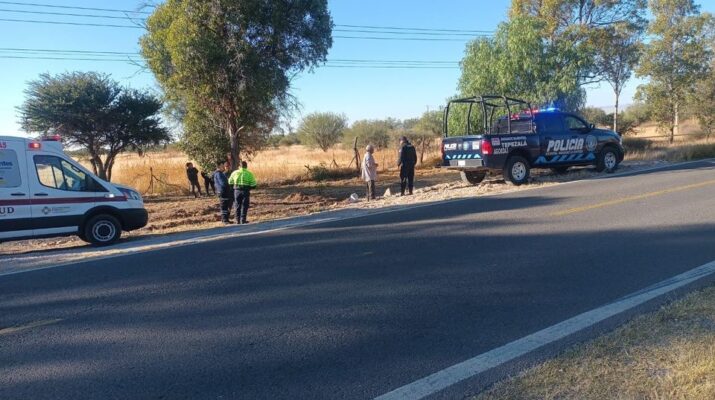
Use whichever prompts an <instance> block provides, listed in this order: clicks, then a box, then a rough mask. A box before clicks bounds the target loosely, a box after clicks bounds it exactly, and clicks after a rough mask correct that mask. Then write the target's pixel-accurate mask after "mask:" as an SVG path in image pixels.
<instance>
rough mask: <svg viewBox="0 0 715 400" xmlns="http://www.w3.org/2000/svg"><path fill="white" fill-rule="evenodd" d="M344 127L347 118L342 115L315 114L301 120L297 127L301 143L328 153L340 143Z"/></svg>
mask: <svg viewBox="0 0 715 400" xmlns="http://www.w3.org/2000/svg"><path fill="white" fill-rule="evenodd" d="M346 127H347V118H346V117H345V116H344V115H340V114H335V113H330V112H324V113H321V112H315V113H312V114H308V115H307V116H305V118H303V120H302V121H301V123H300V126H299V127H298V136H299V137H300V141H301V143H305V144H307V145H308V146H311V147H317V148H319V149H321V150H323V151H328V150H329V149H330V148H331V147H333V146H334V145H336V144H338V143H340V140H341V139H342V137H343V132H344V131H345V128H346Z"/></svg>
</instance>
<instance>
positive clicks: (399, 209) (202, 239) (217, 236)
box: [0, 158, 715, 278]
mask: <svg viewBox="0 0 715 400" xmlns="http://www.w3.org/2000/svg"><path fill="white" fill-rule="evenodd" d="M702 162H710V163H711V164H715V158H708V159H702V160H694V161H686V162H681V163H670V164H667V165H660V166H656V167H651V168H644V169H639V170H636V171H626V172H620V173H615V174H610V175H607V176H598V177H588V178H583V179H577V180H573V181H567V182H558V183H555V184H554V185H549V186H546V187H544V186H534V187H530V188H525V189H521V190H518V191H517V190H513V191H507V192H501V193H486V194H483V195H480V196H478V197H476V198H482V197H495V196H503V195H509V194H514V193H521V192H526V191H532V190H540V189H549V188H551V186H562V185H569V184H574V183H581V182H587V181H594V180H595V181H597V180H601V179H606V178H614V177H619V176H628V175H631V174H638V173H642V172H650V171H658V170H661V169H667V168H671V167H678V166H682V165H689V164H695V163H702ZM474 199H475V197H461V198H455V199H446V200H439V201H430V202H426V203H423V204H413V205H405V206H403V205H394V206H388V207H387V209H382V210H380V209H377V210H379V211H373V210H375V209H356V210H358V212H359V215H351V216H346V217H326V218H324V219H318V220H317V221H307V222H299V223H295V224H290V220H291V219H293V218H286V219H285V220H286V222H288V224H287V225H285V226H281V227H277V228H269V229H266V230H258V231H253V232H243V233H241V232H236V233H220V234H215V233H209V234H208V235H207V236H203V237H195V238H191V239H180V240H177V241H175V242H166V243H161V244H157V245H150V244H147V245H146V246H145V248H142V247H138V248H136V249H127V250H120V251H119V252H118V253H116V254H110V255H105V256H103V255H99V256H89V257H88V258H87V259H84V260H82V259H75V260H69V261H66V262H62V263H59V264H54V265H44V266H40V267H27V268H23V269H20V270H16V271H10V272H2V273H0V278H1V277H3V276H10V275H18V274H24V273H28V272H34V271H41V270H46V269H52V268H59V267H64V266H68V265H73V264H81V263H86V262H93V261H102V260H108V259H112V258H118V257H124V256H129V255H134V254H141V253H148V252H151V251H158V250H165V249H167V248H169V247H172V248H175V247H183V246H193V245H196V244H201V243H205V242H210V241H214V240H222V239H231V238H236V237H241V236H249V235H262V234H266V233H273V232H279V231H283V230H288V229H294V228H303V227H310V226H315V225H322V224H326V223H330V222H336V221H346V220H351V219H358V218H365V217H370V216H373V215H381V214H390V213H395V212H402V211H409V210H414V209H418V208H423V207H431V206H434V205H436V204H448V203H457V202H461V201H469V200H474ZM360 211H365V212H360ZM328 212H332V211H328ZM322 213H324V212H318V213H315V214H313V215H319V214H322ZM278 221H280V220H275V221H269V222H268V223H270V222H278Z"/></svg>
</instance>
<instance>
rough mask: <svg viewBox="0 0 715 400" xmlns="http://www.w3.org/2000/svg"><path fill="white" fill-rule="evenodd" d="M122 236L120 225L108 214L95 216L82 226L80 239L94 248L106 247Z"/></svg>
mask: <svg viewBox="0 0 715 400" xmlns="http://www.w3.org/2000/svg"><path fill="white" fill-rule="evenodd" d="M120 236H122V225H121V224H120V223H119V220H117V219H116V218H115V217H113V216H111V215H108V214H100V215H95V216H94V217H92V218H90V219H89V221H87V223H86V224H85V226H84V232H83V234H82V235H80V238H81V239H82V240H84V241H86V242H89V243H91V244H92V245H94V246H108V245H110V244H112V243H114V242H116V241H117V240H119V237H120Z"/></svg>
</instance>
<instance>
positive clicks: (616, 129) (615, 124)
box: [613, 94, 620, 133]
mask: <svg viewBox="0 0 715 400" xmlns="http://www.w3.org/2000/svg"><path fill="white" fill-rule="evenodd" d="M618 97H620V96H618V94H616V112H614V113H613V132H616V133H618Z"/></svg>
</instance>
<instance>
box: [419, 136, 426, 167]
mask: <svg viewBox="0 0 715 400" xmlns="http://www.w3.org/2000/svg"><path fill="white" fill-rule="evenodd" d="M426 143H427V141H426V140H423V141H422V150H421V151H420V165H422V164H423V163H424V161H425V144H426Z"/></svg>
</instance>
